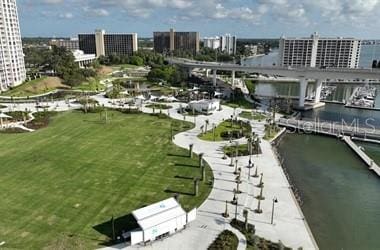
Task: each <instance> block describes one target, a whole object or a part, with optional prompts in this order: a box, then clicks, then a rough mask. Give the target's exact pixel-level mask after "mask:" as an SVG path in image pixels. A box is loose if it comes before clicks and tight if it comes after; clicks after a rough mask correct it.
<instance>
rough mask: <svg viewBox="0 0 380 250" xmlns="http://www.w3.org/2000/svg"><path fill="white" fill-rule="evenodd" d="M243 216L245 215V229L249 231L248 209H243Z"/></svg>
mask: <svg viewBox="0 0 380 250" xmlns="http://www.w3.org/2000/svg"><path fill="white" fill-rule="evenodd" d="M243 216H244V226H245V231H246V232H247V231H248V210H247V209H244V210H243Z"/></svg>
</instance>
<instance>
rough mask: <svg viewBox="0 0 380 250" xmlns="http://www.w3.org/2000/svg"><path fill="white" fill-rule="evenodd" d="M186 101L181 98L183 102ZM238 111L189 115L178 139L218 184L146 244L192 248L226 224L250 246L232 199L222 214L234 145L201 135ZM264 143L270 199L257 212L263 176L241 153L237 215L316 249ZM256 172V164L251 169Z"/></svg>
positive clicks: (259, 161) (267, 233)
mask: <svg viewBox="0 0 380 250" xmlns="http://www.w3.org/2000/svg"><path fill="white" fill-rule="evenodd" d="M94 99H96V100H98V101H99V103H100V104H101V105H102V104H104V105H105V106H106V107H110V108H116V107H118V108H120V106H117V105H114V104H112V103H111V102H110V101H109V99H107V98H104V97H102V96H101V95H97V96H95V97H94ZM170 105H171V106H173V108H172V109H170V110H168V111H165V112H168V114H169V115H170V117H172V118H174V119H178V120H183V118H184V117H183V116H182V115H181V114H178V113H177V109H178V108H179V106H180V105H181V104H179V103H171V104H170ZM184 105H185V104H182V106H184ZM25 108H27V109H28V110H31V111H35V110H34V109H35V107H34V104H18V105H17V107H11V108H8V109H9V110H25ZM73 108H77V107H76V106H75V105H74V104H70V105H68V104H65V103H63V104H62V103H59V104H58V105H57V106H55V105H51V107H50V108H49V109H52V110H56V111H64V110H68V109H73ZM142 110H143V112H146V113H151V112H152V109H149V108H145V107H143V109H142ZM240 112H241V110H240V109H236V113H240ZM233 114H234V109H232V108H229V107H226V106H223V110H222V111H217V112H215V113H214V114H213V115H211V116H197V117H195V118H194V117H190V116H187V117H186V120H187V121H189V122H194V121H195V124H196V126H195V128H193V129H191V130H188V131H185V132H182V133H180V134H177V135H176V136H175V139H174V141H173V142H174V143H175V144H176V145H178V146H180V147H183V148H188V146H189V144H193V145H194V147H193V150H194V152H195V153H197V154H199V153H204V159H205V161H206V162H207V163H208V164H209V165H210V167H211V169H212V170H213V174H214V186H213V189H212V191H211V193H210V195H209V197H208V198H207V199H206V201H205V202H204V203H203V204H202V205H201V206H200V207H199V208H198V214H197V219H196V220H195V221H194V222H192V223H191V224H190V226H189V227H188V228H187V229H186V230H183V231H182V232H180V233H177V234H174V235H172V236H170V237H169V238H167V239H165V240H163V241H157V242H153V243H152V245H151V246H147V247H144V249H146V248H147V249H178V250H187V249H189V250H193V249H207V247H208V246H209V245H210V244H211V243H212V241H213V240H214V239H215V238H216V237H217V235H218V234H219V233H220V232H222V231H223V230H225V229H228V230H231V231H233V232H234V233H235V234H236V235H237V236H238V238H239V249H242V250H243V249H246V239H245V237H244V235H242V234H241V233H240V232H238V231H237V230H235V229H233V228H232V227H231V226H230V224H229V223H230V220H231V219H232V218H233V217H234V216H235V206H234V205H232V204H230V203H228V212H229V214H230V217H229V218H227V219H226V218H223V217H222V213H223V212H224V210H225V204H226V201H228V202H230V201H231V200H232V198H233V189H234V188H236V183H235V178H236V176H235V175H234V174H233V171H234V167H230V166H229V163H230V159H225V160H223V159H222V157H223V152H222V150H221V149H222V147H223V146H225V145H230V143H229V142H207V141H203V140H200V139H199V138H198V137H197V136H198V135H199V134H200V133H201V129H200V127H201V126H202V125H204V124H205V121H206V120H209V124H210V125H209V126H208V128H209V129H211V128H212V125H211V124H213V123H214V124H216V125H218V124H219V123H221V122H222V121H223V120H225V119H229V118H230V116H231V115H233ZM251 125H252V128H253V131H254V132H256V133H257V134H259V136H260V137H262V136H263V135H264V122H255V121H251ZM238 141H239V143H245V142H246V139H240V140H238ZM261 148H262V151H263V154H262V155H260V156H258V157H257V156H254V157H252V160H253V162H254V164H255V166H258V167H259V173H261V172H262V173H263V181H264V189H263V195H264V197H265V200H263V201H262V202H261V208H262V210H263V213H261V214H255V213H254V209H255V208H256V207H257V203H258V200H257V199H256V198H255V196H257V195H258V194H259V192H260V189H259V188H257V187H256V185H257V184H258V182H259V180H258V178H253V177H249V178H248V171H249V170H248V168H246V166H247V165H248V158H249V157H248V156H246V157H239V158H238V166H239V167H241V168H242V184H241V185H240V187H239V189H240V190H242V193H241V194H239V195H238V200H239V203H238V204H239V205H238V209H237V217H238V219H240V220H243V216H242V215H243V210H244V209H247V210H248V211H249V214H248V215H249V222H250V223H252V224H254V225H255V226H256V233H257V235H259V236H261V237H264V238H266V239H268V240H272V241H274V242H278V241H281V242H282V243H283V244H284V245H286V246H288V247H292V248H294V249H296V248H298V247H302V248H303V249H317V246H316V244H315V242H314V240H313V237H312V235H311V233H310V231H309V230H308V227H307V224H306V221H305V220H304V216H303V214H302V212H301V210H300V209H299V208H298V206H297V202H296V201H295V199H294V197H293V195H292V191H291V189H290V187H289V183H288V181H287V179H286V177H285V175H284V173H283V171H282V168H281V166H280V164H279V162H278V161H277V158H276V156H275V154H274V152H273V150H272V147H271V145H270V143H269V142H268V141H264V140H262V143H261ZM251 171H252V172H251V174H253V171H254V169H252V170H251ZM273 197H276V198H277V199H278V201H279V202H278V203H277V204H276V205H275V216H274V222H275V223H274V224H273V225H271V224H270V217H271V211H272V210H271V209H272V198H273ZM122 248H125V245H123V244H121V245H117V246H113V247H109V248H106V249H122ZM139 248H142V247H140V246H133V247H129V248H128V249H139Z"/></svg>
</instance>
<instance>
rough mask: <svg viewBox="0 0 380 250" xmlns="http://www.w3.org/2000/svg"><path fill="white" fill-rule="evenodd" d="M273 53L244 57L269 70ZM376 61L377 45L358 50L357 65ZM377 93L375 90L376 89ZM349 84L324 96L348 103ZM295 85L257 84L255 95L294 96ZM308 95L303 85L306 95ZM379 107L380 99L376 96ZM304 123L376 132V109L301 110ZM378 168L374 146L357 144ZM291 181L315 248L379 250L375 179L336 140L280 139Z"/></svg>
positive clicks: (379, 118) (379, 195) (378, 150)
mask: <svg viewBox="0 0 380 250" xmlns="http://www.w3.org/2000/svg"><path fill="white" fill-rule="evenodd" d="M277 56H278V51H275V52H274V53H272V54H270V55H268V56H265V57H262V58H254V59H249V60H250V63H251V64H252V65H265V66H269V65H272V64H273V63H276V62H277ZM373 59H380V46H363V47H362V53H361V60H360V67H366V68H367V67H370V66H371V65H372V60H373ZM377 87H378V89H380V86H377ZM354 89H355V85H349V84H344V85H343V84H341V85H338V87H337V89H336V91H335V92H334V93H333V95H332V96H331V97H330V98H329V99H330V100H334V101H340V102H341V101H344V100H348V98H349V97H350V96H351V94H352V92H353V91H354ZM298 91H299V87H298V84H297V83H282V84H272V83H265V82H263V83H259V84H258V85H257V86H256V94H258V95H263V96H277V95H286V96H298ZM312 92H313V85H311V84H310V85H309V87H308V93H309V94H311V93H312ZM376 106H377V107H380V95H378V96H377V98H376ZM303 116H304V117H305V118H308V119H316V118H318V119H320V120H325V121H337V122H341V121H342V119H344V120H345V121H346V123H351V122H352V121H357V122H359V123H360V124H361V125H365V122H366V121H368V119H369V118H370V119H371V120H370V121H369V123H370V124H371V125H374V126H376V127H378V128H380V111H370V110H360V109H349V108H345V107H344V106H343V105H339V104H326V106H325V107H323V108H320V109H317V110H313V111H309V112H304V113H303ZM360 145H362V146H363V147H364V148H365V150H366V152H367V153H368V154H369V155H370V156H371V157H373V159H374V160H375V161H376V162H378V163H379V164H380V145H377V144H366V143H360ZM278 150H279V153H280V155H281V156H282V157H283V159H284V166H285V167H286V168H287V170H288V172H289V174H290V176H291V178H292V181H293V182H294V184H295V185H296V187H297V188H298V189H299V190H300V192H301V194H302V197H303V201H304V205H303V207H302V210H303V212H304V214H305V216H306V219H307V221H308V223H309V226H310V227H311V230H312V232H313V235H314V237H315V238H316V240H317V243H318V245H319V247H320V249H322V250H323V249H355V250H356V249H360V250H362V249H363V250H367V249H368V250H372V249H380V237H378V236H377V234H378V230H379V229H380V178H378V177H377V176H376V175H375V174H373V173H372V172H370V171H369V170H368V168H367V167H366V165H365V164H363V163H362V162H361V161H360V160H359V159H358V157H357V156H356V155H354V154H353V153H352V152H351V150H350V149H349V148H348V147H347V146H346V145H345V144H343V143H342V142H341V141H339V140H337V139H334V138H329V137H322V136H315V135H299V134H292V135H286V136H285V137H284V138H283V140H282V141H281V143H280V145H279V149H278Z"/></svg>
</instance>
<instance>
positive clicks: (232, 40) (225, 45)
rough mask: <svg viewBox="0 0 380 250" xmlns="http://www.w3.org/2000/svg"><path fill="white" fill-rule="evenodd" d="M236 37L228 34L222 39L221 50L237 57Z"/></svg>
mask: <svg viewBox="0 0 380 250" xmlns="http://www.w3.org/2000/svg"><path fill="white" fill-rule="evenodd" d="M236 41H237V38H236V36H231V34H226V35H224V36H221V37H220V49H221V51H222V52H224V53H226V54H229V55H235V54H236Z"/></svg>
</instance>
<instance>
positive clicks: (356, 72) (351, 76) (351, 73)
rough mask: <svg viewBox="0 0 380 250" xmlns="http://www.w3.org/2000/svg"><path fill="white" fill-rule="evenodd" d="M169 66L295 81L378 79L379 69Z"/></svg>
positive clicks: (183, 63) (185, 61)
mask: <svg viewBox="0 0 380 250" xmlns="http://www.w3.org/2000/svg"><path fill="white" fill-rule="evenodd" d="M167 61H168V62H169V63H171V64H177V65H181V66H183V67H186V68H193V69H194V68H203V69H212V70H225V71H234V72H246V73H260V74H267V75H278V76H285V77H290V78H295V79H301V78H307V79H344V80H356V79H371V80H378V79H380V69H347V68H323V69H322V68H313V67H302V68H301V67H297V68H293V67H279V66H272V67H268V66H242V65H238V64H231V63H217V62H201V61H193V60H188V59H182V58H168V59H167Z"/></svg>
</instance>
